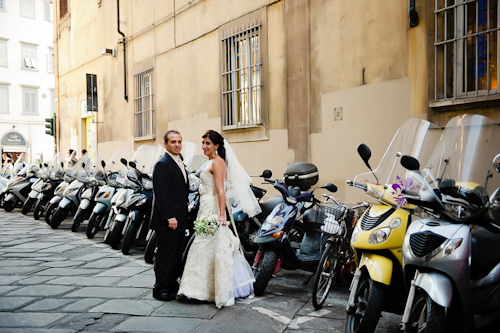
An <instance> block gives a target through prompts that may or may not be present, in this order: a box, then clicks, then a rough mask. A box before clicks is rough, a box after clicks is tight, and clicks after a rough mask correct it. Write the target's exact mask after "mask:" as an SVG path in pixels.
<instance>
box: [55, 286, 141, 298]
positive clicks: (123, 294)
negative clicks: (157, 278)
mask: <svg viewBox="0 0 500 333" xmlns="http://www.w3.org/2000/svg"><path fill="white" fill-rule="evenodd" d="M147 292H151V289H145V288H120V287H84V288H81V289H79V290H76V291H74V292H72V293H70V294H68V295H65V296H64V297H75V298H76V297H98V298H129V299H130V298H138V297H139V296H142V295H144V294H145V293H147Z"/></svg>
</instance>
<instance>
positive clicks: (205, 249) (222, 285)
mask: <svg viewBox="0 0 500 333" xmlns="http://www.w3.org/2000/svg"><path fill="white" fill-rule="evenodd" d="M211 162H212V161H210V163H211ZM200 180H201V184H200V187H199V192H200V209H199V211H198V218H199V217H201V216H202V215H203V214H206V213H212V214H216V215H217V216H219V201H218V198H217V192H216V188H215V180H214V176H213V174H212V173H210V172H208V171H205V170H204V171H202V172H201V174H200ZM239 246H240V243H239V239H238V237H236V236H234V234H233V233H232V232H231V230H230V229H229V227H228V226H220V227H219V229H218V230H217V232H216V233H215V235H198V234H197V235H196V237H195V239H194V242H193V244H192V245H191V248H190V249H189V252H188V257H187V260H186V265H185V267H184V272H183V275H182V278H181V284H180V287H179V292H178V294H179V295H184V296H186V297H188V298H192V299H197V300H201V301H210V302H215V305H216V306H217V307H219V308H220V307H222V306H230V305H233V304H234V299H235V297H246V296H249V295H250V294H252V292H253V282H254V281H255V280H254V278H253V274H252V270H251V268H250V265H248V263H247V262H246V260H245V258H244V256H243V255H242V254H241V252H240V251H239ZM242 260H243V262H242Z"/></svg>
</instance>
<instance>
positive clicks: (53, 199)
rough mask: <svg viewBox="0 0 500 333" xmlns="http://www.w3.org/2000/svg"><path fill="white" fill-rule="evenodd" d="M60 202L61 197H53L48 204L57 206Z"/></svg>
mask: <svg viewBox="0 0 500 333" xmlns="http://www.w3.org/2000/svg"><path fill="white" fill-rule="evenodd" d="M61 200H62V197H60V196H58V195H56V196H55V197H53V198H52V199H50V204H51V205H52V204H55V205H56V204H58V203H59V202H61Z"/></svg>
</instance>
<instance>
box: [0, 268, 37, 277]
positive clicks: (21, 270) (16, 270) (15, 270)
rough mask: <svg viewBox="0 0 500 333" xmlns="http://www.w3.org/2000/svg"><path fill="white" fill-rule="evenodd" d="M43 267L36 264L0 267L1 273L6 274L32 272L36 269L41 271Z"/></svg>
mask: <svg viewBox="0 0 500 333" xmlns="http://www.w3.org/2000/svg"><path fill="white" fill-rule="evenodd" d="M44 269H45V268H44V267H37V266H34V267H33V266H19V267H2V274H4V275H7V274H12V275H17V274H27V275H29V274H32V273H35V272H38V271H43V270H44Z"/></svg>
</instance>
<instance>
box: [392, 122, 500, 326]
mask: <svg viewBox="0 0 500 333" xmlns="http://www.w3.org/2000/svg"><path fill="white" fill-rule="evenodd" d="M499 140H500V128H499V126H498V124H496V123H494V122H493V121H491V120H490V119H488V118H486V117H483V116H480V115H462V116H458V117H455V118H453V119H451V120H450V121H449V122H448V124H447V125H446V127H445V129H444V131H443V134H442V136H441V139H440V141H439V144H438V145H437V147H436V149H435V150H434V152H433V154H432V155H431V157H430V158H429V159H428V160H420V161H422V162H423V163H425V164H424V165H425V167H424V168H423V169H422V170H421V171H420V163H419V160H417V159H415V158H413V157H411V156H404V157H403V158H402V159H401V163H402V164H403V165H404V166H405V167H406V168H407V169H408V170H412V172H411V173H410V175H411V177H412V179H414V180H415V181H416V182H417V183H419V184H421V185H422V186H421V187H420V188H419V189H418V191H417V190H414V191H411V190H408V191H404V194H405V197H406V199H407V200H408V201H409V202H411V203H413V204H416V205H419V206H420V207H423V208H424V209H425V210H426V211H427V212H428V213H429V214H430V216H431V217H428V218H425V219H422V220H419V221H415V222H413V223H412V224H411V225H410V227H409V228H408V231H407V233H406V236H405V238H404V244H403V261H404V273H405V278H406V280H407V281H408V283H409V284H410V285H411V288H410V291H409V293H408V299H407V302H406V307H405V308H404V314H403V318H402V323H401V329H402V330H403V331H405V332H424V331H425V332H444V331H449V332H472V331H474V330H476V329H484V328H487V330H488V331H491V330H497V329H498V318H500V252H499V251H498V244H499V243H500V177H498V175H496V176H494V175H492V173H491V172H490V168H491V166H490V164H489V161H491V159H493V166H494V169H495V170H496V171H497V172H500V155H496V156H495V154H497V153H498V142H500V141H499ZM488 190H489V191H490V192H492V191H493V190H495V191H494V192H493V194H492V195H491V197H489V196H488ZM495 321H497V323H495Z"/></svg>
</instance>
